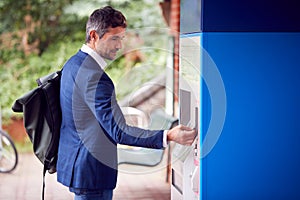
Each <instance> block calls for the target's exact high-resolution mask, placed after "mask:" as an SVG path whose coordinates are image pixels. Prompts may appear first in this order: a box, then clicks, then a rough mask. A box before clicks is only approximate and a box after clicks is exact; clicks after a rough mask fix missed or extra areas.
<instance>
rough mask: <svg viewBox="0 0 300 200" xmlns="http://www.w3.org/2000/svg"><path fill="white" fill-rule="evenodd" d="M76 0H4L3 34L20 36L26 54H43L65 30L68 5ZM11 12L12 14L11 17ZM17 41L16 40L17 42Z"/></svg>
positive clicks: (14, 36)
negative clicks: (62, 19) (64, 22)
mask: <svg viewBox="0 0 300 200" xmlns="http://www.w3.org/2000/svg"><path fill="white" fill-rule="evenodd" d="M73 1H74V0H25V1H15V0H2V1H1V3H0V12H1V15H0V20H1V25H0V34H1V33H2V34H3V33H5V32H6V33H9V34H6V35H5V36H6V38H5V39H6V40H7V39H10V38H11V39H14V38H18V39H19V41H21V49H22V50H23V52H24V54H25V55H29V54H31V53H38V54H41V53H42V52H43V51H44V50H45V49H46V48H47V47H48V45H49V44H50V42H52V41H53V40H57V39H58V38H57V36H59V34H58V33H60V32H61V30H60V26H58V25H59V22H60V18H61V16H62V14H63V9H64V7H65V6H67V5H69V4H71V3H72V2H73ZM8 16H9V17H8ZM14 44H15V43H12V45H14Z"/></svg>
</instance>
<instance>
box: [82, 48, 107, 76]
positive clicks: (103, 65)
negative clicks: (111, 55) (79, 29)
mask: <svg viewBox="0 0 300 200" xmlns="http://www.w3.org/2000/svg"><path fill="white" fill-rule="evenodd" d="M80 50H81V51H82V52H84V53H87V54H89V55H90V56H91V57H92V58H93V59H94V60H95V61H96V62H97V63H98V65H100V67H101V69H103V70H104V69H105V68H106V65H107V63H106V62H105V60H104V59H103V58H102V57H101V56H100V55H99V54H98V53H97V52H96V51H94V50H93V49H92V48H91V47H89V46H88V45H86V44H83V45H82V47H81V49H80Z"/></svg>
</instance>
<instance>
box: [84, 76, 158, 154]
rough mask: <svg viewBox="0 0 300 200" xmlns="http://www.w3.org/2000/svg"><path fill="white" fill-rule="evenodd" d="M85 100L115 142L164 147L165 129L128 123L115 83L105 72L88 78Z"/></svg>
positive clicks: (105, 131) (156, 147) (105, 132)
mask: <svg viewBox="0 0 300 200" xmlns="http://www.w3.org/2000/svg"><path fill="white" fill-rule="evenodd" d="M84 94H85V100H86V102H87V103H88V105H89V107H90V109H91V110H93V113H94V115H95V117H96V119H97V121H98V122H99V124H100V126H101V127H102V129H103V132H104V134H106V135H107V136H108V137H109V138H110V139H111V140H112V141H113V142H115V143H120V144H126V145H132V146H140V147H147V148H155V149H161V148H163V132H164V131H163V130H156V131H155V130H154V131H153V130H145V129H141V128H138V127H133V126H129V125H127V124H126V121H125V118H124V116H123V113H122V111H121V109H120V107H119V105H118V103H117V100H116V95H115V91H114V85H113V82H112V81H111V79H110V78H109V77H108V76H107V74H106V73H105V72H103V71H102V72H99V73H96V74H95V73H94V74H93V75H92V76H91V77H90V78H89V80H88V83H87V86H86V91H85V92H84Z"/></svg>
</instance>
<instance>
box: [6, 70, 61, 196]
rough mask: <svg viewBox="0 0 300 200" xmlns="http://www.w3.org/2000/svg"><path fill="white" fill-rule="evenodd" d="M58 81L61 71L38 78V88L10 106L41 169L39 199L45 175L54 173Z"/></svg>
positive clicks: (57, 123)
mask: <svg viewBox="0 0 300 200" xmlns="http://www.w3.org/2000/svg"><path fill="white" fill-rule="evenodd" d="M60 78H61V71H58V72H55V73H52V74H49V75H47V76H45V77H42V78H39V79H38V80H37V83H38V87H37V88H35V89H33V90H31V91H29V92H28V93H26V94H25V95H23V96H22V97H20V98H19V99H17V100H16V101H15V103H14V105H13V106H12V110H13V111H14V112H23V120H24V126H25V129H26V132H27V134H28V136H29V138H30V140H31V142H32V144H33V151H34V154H35V155H36V157H37V158H38V159H39V160H40V161H41V162H42V163H43V165H44V169H43V191H42V199H44V189H45V174H46V171H48V172H49V173H50V174H52V173H55V172H56V163H57V153H58V144H59V136H60V125H61V108H60V98H59V96H60V95H59V93H60Z"/></svg>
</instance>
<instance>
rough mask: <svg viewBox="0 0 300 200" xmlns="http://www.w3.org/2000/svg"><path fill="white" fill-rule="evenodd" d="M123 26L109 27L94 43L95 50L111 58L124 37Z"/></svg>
mask: <svg viewBox="0 0 300 200" xmlns="http://www.w3.org/2000/svg"><path fill="white" fill-rule="evenodd" d="M125 30H126V29H125V28H123V27H116V28H109V29H108V32H106V33H105V34H104V35H103V37H102V38H101V39H99V38H98V40H97V41H96V43H95V50H96V52H97V53H98V54H99V55H100V56H101V57H103V58H105V59H109V60H113V59H115V58H116V55H117V51H118V50H120V49H121V48H122V40H123V38H124V37H125Z"/></svg>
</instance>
